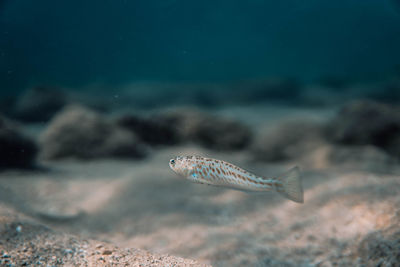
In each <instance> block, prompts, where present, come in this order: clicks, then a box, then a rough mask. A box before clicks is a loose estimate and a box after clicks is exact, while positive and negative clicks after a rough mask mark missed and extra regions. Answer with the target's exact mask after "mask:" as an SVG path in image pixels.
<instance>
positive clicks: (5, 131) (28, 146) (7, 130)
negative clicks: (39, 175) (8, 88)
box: [0, 116, 37, 169]
mask: <svg viewBox="0 0 400 267" xmlns="http://www.w3.org/2000/svg"><path fill="white" fill-rule="evenodd" d="M36 154H37V147H36V145H35V143H34V142H33V141H32V140H31V139H29V138H28V137H26V136H24V135H23V134H21V133H20V131H19V130H18V129H17V127H16V126H15V125H14V124H13V123H11V122H10V121H8V120H7V119H6V118H4V117H3V116H0V169H5V168H31V167H33V165H34V162H35V157H36Z"/></svg>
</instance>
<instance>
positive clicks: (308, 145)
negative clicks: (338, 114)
mask: <svg viewBox="0 0 400 267" xmlns="http://www.w3.org/2000/svg"><path fill="white" fill-rule="evenodd" d="M323 130H324V127H323V125H321V124H319V123H315V122H312V121H307V120H296V121H294V120H290V121H286V122H283V123H281V124H279V125H277V126H275V127H273V128H271V129H269V130H267V131H265V132H262V133H260V134H259V135H258V136H257V137H256V140H255V141H254V144H253V146H252V151H253V153H254V156H255V158H256V159H259V160H263V161H283V160H290V159H295V158H299V157H303V156H306V155H307V153H310V152H311V151H312V150H314V149H316V148H318V147H319V146H321V145H322V144H324V143H325V140H324V137H323Z"/></svg>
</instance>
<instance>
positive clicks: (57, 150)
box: [40, 105, 146, 159]
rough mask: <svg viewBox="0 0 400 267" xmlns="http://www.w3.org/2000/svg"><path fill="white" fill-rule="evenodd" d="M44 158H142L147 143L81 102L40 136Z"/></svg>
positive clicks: (71, 107) (63, 112)
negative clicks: (82, 105)
mask: <svg viewBox="0 0 400 267" xmlns="http://www.w3.org/2000/svg"><path fill="white" fill-rule="evenodd" d="M40 144H41V148H42V152H41V156H42V157H43V158H45V159H59V158H64V157H76V158H83V159H92V158H102V157H131V158H142V157H144V156H145V154H146V148H145V146H144V145H143V144H142V143H141V142H140V141H139V140H138V138H137V137H136V136H135V135H134V134H133V133H132V132H130V131H128V130H126V129H123V128H121V127H120V126H118V125H116V124H115V123H113V122H111V121H109V120H107V119H106V118H104V117H102V116H101V115H100V114H98V113H95V112H94V111H91V110H88V109H86V108H84V107H81V106H75V105H73V106H67V107H66V108H65V109H63V110H62V111H61V112H60V113H59V114H58V115H56V116H55V117H54V118H53V119H52V121H51V122H50V124H49V126H48V127H47V129H46V130H45V131H44V132H43V133H42V135H41V136H40Z"/></svg>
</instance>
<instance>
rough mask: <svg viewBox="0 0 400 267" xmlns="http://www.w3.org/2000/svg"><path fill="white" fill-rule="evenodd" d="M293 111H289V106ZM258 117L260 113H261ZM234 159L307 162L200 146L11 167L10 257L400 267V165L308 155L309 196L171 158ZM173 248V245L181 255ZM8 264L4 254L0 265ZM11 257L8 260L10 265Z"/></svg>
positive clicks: (267, 166)
mask: <svg viewBox="0 0 400 267" xmlns="http://www.w3.org/2000/svg"><path fill="white" fill-rule="evenodd" d="M285 116H286V115H285ZM252 123H253V125H256V122H252ZM179 154H199V155H207V156H209V157H215V158H220V159H224V160H226V161H229V162H232V163H234V164H237V165H238V166H241V167H244V168H245V169H248V170H251V171H253V172H255V173H257V174H260V175H264V176H276V175H278V174H279V173H282V172H284V171H285V170H287V169H288V168H290V167H292V166H293V165H295V164H296V162H295V161H293V162H285V163H279V164H271V163H263V162H256V161H254V160H253V158H252V156H251V154H250V153H249V152H246V151H245V152H243V151H242V152H234V153H226V152H225V153H223V152H221V153H219V152H215V151H211V150H206V149H203V148H200V147H197V146H193V145H190V144H189V145H184V146H178V147H170V148H161V149H158V150H156V151H154V152H153V153H152V154H151V156H150V157H148V158H147V159H143V160H132V161H129V160H125V161H122V160H111V159H108V160H107V159H105V160H95V161H74V160H63V161H56V162H41V165H42V166H43V167H44V168H43V170H37V171H18V170H14V171H5V172H2V173H0V233H1V234H0V263H1V264H3V265H4V266H21V265H24V264H25V265H26V266H30V265H37V266H41V265H42V266H46V265H48V266H62V265H65V266H200V265H213V266H396V264H399V262H400V256H399V251H400V178H399V175H398V174H399V173H400V166H391V168H390V170H391V171H390V172H387V173H385V172H382V171H380V172H379V173H378V172H374V171H371V170H365V168H359V166H356V165H354V166H351V168H342V166H332V165H329V166H325V165H323V164H322V165H318V168H311V167H307V166H302V169H303V183H304V189H305V203H304V204H297V203H294V202H291V201H289V200H286V199H284V198H283V197H281V196H280V195H279V194H276V193H267V194H259V193H255V194H249V193H244V192H240V191H235V190H229V189H223V188H217V187H212V186H205V185H198V184H192V183H190V182H188V181H186V180H183V179H180V178H178V177H176V175H175V174H174V173H173V172H172V171H171V170H170V169H169V167H168V160H169V159H170V158H172V157H173V156H176V155H179ZM171 255H174V256H171ZM1 264H0V265H1ZM7 264H8V265H7Z"/></svg>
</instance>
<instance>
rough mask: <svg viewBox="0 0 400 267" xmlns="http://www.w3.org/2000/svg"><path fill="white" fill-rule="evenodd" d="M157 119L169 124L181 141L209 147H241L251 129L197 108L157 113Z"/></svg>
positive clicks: (249, 134)
mask: <svg viewBox="0 0 400 267" xmlns="http://www.w3.org/2000/svg"><path fill="white" fill-rule="evenodd" d="M158 120H162V121H165V122H166V123H167V124H169V125H171V126H172V127H173V128H174V130H175V131H176V133H177V135H178V138H179V139H180V140H181V141H182V142H186V141H192V142H195V143H198V144H200V145H202V146H205V147H207V148H211V149H217V150H235V149H242V148H244V147H246V146H247V145H248V144H249V142H250V140H251V131H250V129H249V128H248V127H247V126H245V125H243V124H241V123H239V122H236V121H233V120H229V119H225V118H221V117H216V116H213V115H210V114H206V113H203V112H200V111H197V110H191V109H180V110H175V111H171V112H167V113H164V114H162V115H159V116H158Z"/></svg>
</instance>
